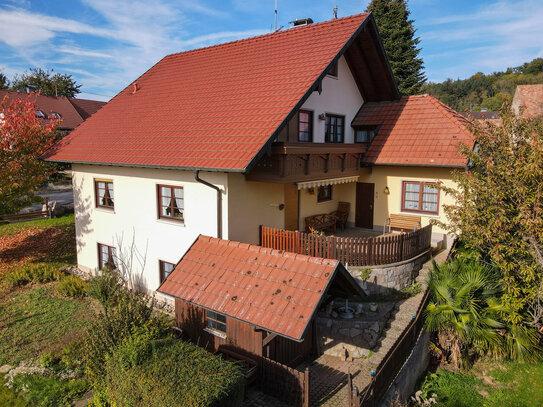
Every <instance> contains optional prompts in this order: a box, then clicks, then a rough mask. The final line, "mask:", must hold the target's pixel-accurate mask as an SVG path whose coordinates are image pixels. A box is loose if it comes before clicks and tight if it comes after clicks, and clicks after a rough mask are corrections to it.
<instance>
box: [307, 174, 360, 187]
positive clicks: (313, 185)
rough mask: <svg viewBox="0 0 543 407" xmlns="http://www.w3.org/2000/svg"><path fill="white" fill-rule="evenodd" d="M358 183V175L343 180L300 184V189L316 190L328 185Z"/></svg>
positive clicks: (333, 179) (321, 180) (335, 179)
mask: <svg viewBox="0 0 543 407" xmlns="http://www.w3.org/2000/svg"><path fill="white" fill-rule="evenodd" d="M356 181H358V175H353V176H351V177H341V178H328V179H319V180H316V181H307V182H298V183H297V185H298V189H303V188H316V187H323V186H326V185H336V184H346V183H348V182H356Z"/></svg>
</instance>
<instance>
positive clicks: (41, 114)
mask: <svg viewBox="0 0 543 407" xmlns="http://www.w3.org/2000/svg"><path fill="white" fill-rule="evenodd" d="M36 117H37V118H38V119H47V115H46V114H45V113H43V112H42V111H41V110H36Z"/></svg>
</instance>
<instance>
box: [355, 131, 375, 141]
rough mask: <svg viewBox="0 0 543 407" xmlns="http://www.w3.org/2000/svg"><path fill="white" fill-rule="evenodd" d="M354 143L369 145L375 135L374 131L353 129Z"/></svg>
mask: <svg viewBox="0 0 543 407" xmlns="http://www.w3.org/2000/svg"><path fill="white" fill-rule="evenodd" d="M354 134H355V140H354V141H355V143H371V142H372V141H373V139H374V138H375V135H376V134H377V130H376V129H370V128H366V129H361V128H357V129H355V133H354Z"/></svg>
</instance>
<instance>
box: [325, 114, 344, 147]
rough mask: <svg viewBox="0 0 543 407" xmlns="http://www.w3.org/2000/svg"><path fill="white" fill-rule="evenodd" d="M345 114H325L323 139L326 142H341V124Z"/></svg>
mask: <svg viewBox="0 0 543 407" xmlns="http://www.w3.org/2000/svg"><path fill="white" fill-rule="evenodd" d="M344 123H345V116H337V115H334V114H328V113H327V114H326V123H325V126H326V127H325V133H324V141H325V142H327V143H343V128H344V126H343V124H344Z"/></svg>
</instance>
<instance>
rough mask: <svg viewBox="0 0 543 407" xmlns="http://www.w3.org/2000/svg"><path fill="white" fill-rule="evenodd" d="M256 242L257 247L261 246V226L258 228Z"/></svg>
mask: <svg viewBox="0 0 543 407" xmlns="http://www.w3.org/2000/svg"><path fill="white" fill-rule="evenodd" d="M258 242H259V246H262V225H260V226H259V227H258Z"/></svg>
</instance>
